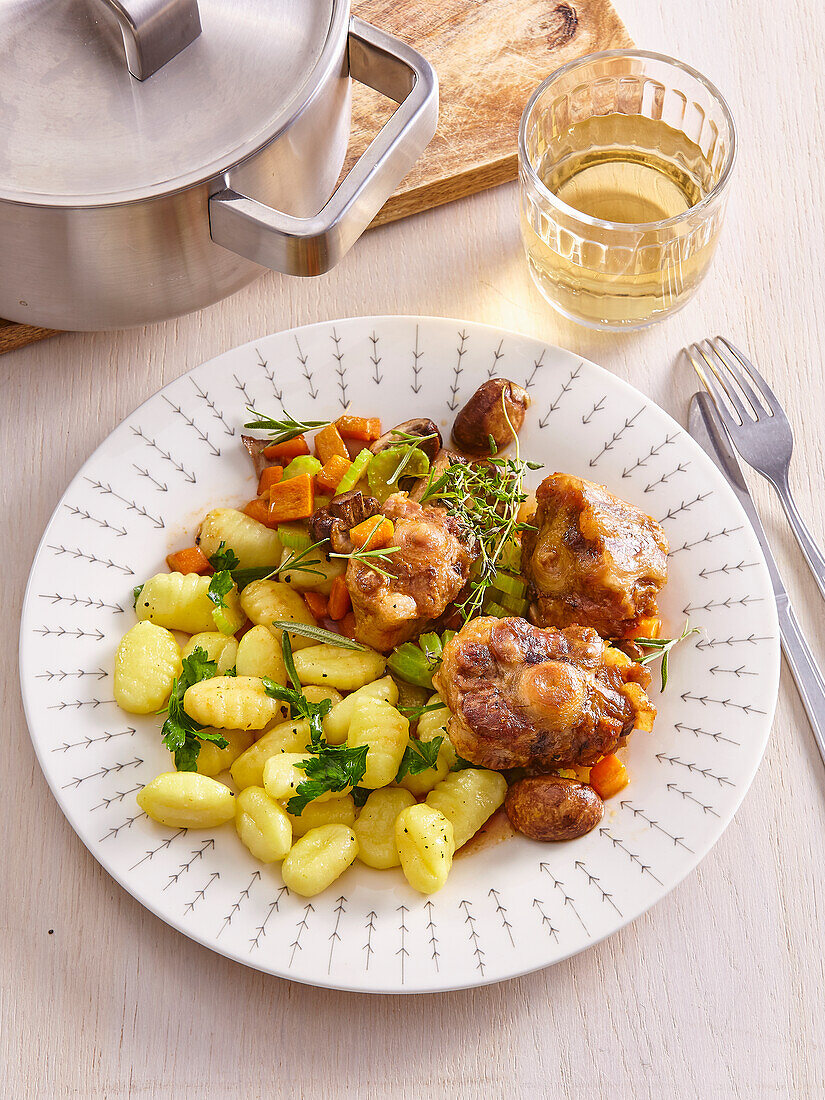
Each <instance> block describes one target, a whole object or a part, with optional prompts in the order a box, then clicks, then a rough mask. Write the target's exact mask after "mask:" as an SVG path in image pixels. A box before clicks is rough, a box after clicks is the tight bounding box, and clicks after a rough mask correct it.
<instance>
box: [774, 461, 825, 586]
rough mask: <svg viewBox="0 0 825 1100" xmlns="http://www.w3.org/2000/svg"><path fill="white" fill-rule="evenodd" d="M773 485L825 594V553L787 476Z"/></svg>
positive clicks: (815, 577) (815, 578)
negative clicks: (804, 515)
mask: <svg viewBox="0 0 825 1100" xmlns="http://www.w3.org/2000/svg"><path fill="white" fill-rule="evenodd" d="M773 485H774V488H775V489H776V492H777V495H778V497H779V499H780V500H781V501H782V507H783V508H784V509H785V515H786V516H787V517H788V522H789V523H790V525H791V528H792V529H793V533H794V535H795V536H796V541H797V542H798V543H799V548H800V549H801V551H802V553H803V554H804V555H805V560H806V561H807V563H808V566H809V567H810V570H811V572H812V573H813V576H814V580H815V581H816V583H817V587H818V588H819V591H820V592H821V593H822V595H823V596H825V555H824V554H823V553H822V551H821V550H820V548H819V547H818V546H817V544H816V542H814V538H813V535H812V534H811V532H810V531H809V530H808V526H807V524H806V523H805V520H804V519H803V518H802V516H801V515H800V514H799V511H798V509H797V507H796V502H795V501H794V498H793V493H792V492H791V485H790V482H789V481H788V478H787V476H785V477H784V478H782V479H781V480H780V481H774V482H773Z"/></svg>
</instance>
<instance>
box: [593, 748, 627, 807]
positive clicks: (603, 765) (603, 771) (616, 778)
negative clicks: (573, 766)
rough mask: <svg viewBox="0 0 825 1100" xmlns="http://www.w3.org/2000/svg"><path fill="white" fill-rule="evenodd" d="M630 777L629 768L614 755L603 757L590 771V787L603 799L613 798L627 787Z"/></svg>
mask: <svg viewBox="0 0 825 1100" xmlns="http://www.w3.org/2000/svg"><path fill="white" fill-rule="evenodd" d="M629 781H630V776H629V775H628V774H627V768H626V767H625V766H624V764H623V763H622V762H621V760H620V759H619V758H618V756H615V755H614V754H613V753H609V754H608V755H607V756H603V757H602V758H601V760H600V761H599V762H598V764H594V765H593V767H592V768H591V769H590V780H589V782H590V786H591V787H592V788H593V789H594V790H595V792H596V794H598V795H599V796H600V797H601V798H612V797H613V795H614V794H618V793H619V791H620V790H622V789H623V788H624V787H626V786H627V784H628V783H629Z"/></svg>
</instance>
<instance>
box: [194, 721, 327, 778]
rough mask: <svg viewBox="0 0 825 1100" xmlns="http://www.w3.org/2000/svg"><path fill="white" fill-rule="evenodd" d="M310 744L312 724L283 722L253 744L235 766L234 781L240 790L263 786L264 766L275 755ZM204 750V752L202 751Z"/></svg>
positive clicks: (297, 749) (233, 771) (298, 749)
mask: <svg viewBox="0 0 825 1100" xmlns="http://www.w3.org/2000/svg"><path fill="white" fill-rule="evenodd" d="M308 744H309V722H307V720H306V719H305V718H301V719H299V720H298V721H297V722H295V721H287V722H279V723H278V724H277V725H275V726H273V727H272V728H271V729H268V730H266V732H265V733H264V734H263V735H262V736H261V737H259V738H258V740H257V741H255V742H254V744H252V745H250V746H249V748H248V749H247V750H246V752H243V753H241V755H240V756H239V757H238V758H237V759H236V760H235V762H234V763H233V764H232V781H233V782H234V784H235V786H236V787H237V788H238V789H239V790H243V789H244V788H245V787H262V786H263V782H264V765H265V764H266V762H267V760H269V758H270V757H272V756H278V755H280V754H281V753H293V752H300V751H301V750H302V749H304V748H306V746H307V745H308ZM201 751H203V750H201Z"/></svg>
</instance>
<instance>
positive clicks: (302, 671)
mask: <svg viewBox="0 0 825 1100" xmlns="http://www.w3.org/2000/svg"><path fill="white" fill-rule="evenodd" d="M386 667H387V660H386V658H385V657H383V656H382V655H381V654H380V653H376V652H375V650H374V649H364V650H352V649H341V648H340V647H339V646H336V645H328V644H326V643H324V644H322V645H313V646H312V647H311V648H305V649H302V650H301V652H300V653H296V654H295V671H296V672H297V673H298V679H299V680H300V681H301V683H302V684H315V685H317V686H320V687H323V686H324V685H325V684H328V685H329V686H330V687H334V688H337V689H338V690H339V691H356V690H357V689H358V688H361V687H364V685H365V684H369V683H371V682H372V681H373V680H376V679H377V678H378V677H379V676H381V675H382V674H383V672H384V669H385V668H386Z"/></svg>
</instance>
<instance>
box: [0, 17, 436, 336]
mask: <svg viewBox="0 0 825 1100" xmlns="http://www.w3.org/2000/svg"><path fill="white" fill-rule="evenodd" d="M0 61H1V62H2V63H0V102H2V103H3V127H2V129H0V242H2V245H1V246H0V316H3V317H6V318H9V319H10V320H13V321H19V322H22V323H24V324H33V325H42V326H46V327H50V328H73V329H99V328H120V327H125V326H128V325H136V324H141V323H144V322H147V321H156V320H162V319H164V318H166V317H173V316H176V315H178V314H181V313H187V312H189V311H191V310H194V309H199V308H201V307H203V306H206V305H209V304H210V303H212V302H215V301H218V300H219V299H220V298H223V297H225V296H226V295H228V294H231V293H233V292H234V291H235V290H238V289H239V288H240V287H242V286H244V285H245V284H246V283H249V282H251V281H252V279H254V278H256V277H257V276H258V275H260V274H261V268H262V266H263V267H271V268H274V269H275V270H277V271H282V272H285V273H287V274H290V275H319V274H322V273H323V272H324V271H327V270H329V268H331V267H333V266H334V265H335V264H336V263H337V262H338V260H339V259H340V258H341V257H342V256H343V255H344V253H345V252H346V251H347V250H348V249H349V248H350V247H351V246H352V244H353V243H354V242H355V241H356V240H357V239H358V237H359V236H360V234H361V233H362V232H363V231H364V229H365V228H366V227H367V226H368V225H369V223H370V221H371V220H372V218H373V217H374V216H375V214H376V213H377V212H378V210H379V209H380V208H381V206H382V205H383V204H384V202H385V201H386V200H387V198H388V197H389V196H390V194H391V193H392V191H393V190H394V188H395V187H396V186H397V184H398V183H399V182H400V180H401V179H402V178H403V176H404V175H405V174H406V172H407V171H408V170H409V169H410V167H411V166H412V165H413V163H414V162H415V160H416V159H417V158H418V156H419V155H420V154H421V152H422V151H423V149H424V148H425V147H426V145H427V143H428V142H429V140H430V138H431V137H432V135H433V134H434V132H435V127H436V122H437V117H438V90H437V82H436V77H435V73H434V72H433V70H432V68H431V66H430V65H429V64H428V63H427V62H426V61H425V60H424V58H423V57H421V55H420V54H418V53H417V52H416V51H415V50H413V49H411V48H410V47H409V46H406V45H405V44H404V43H402V42H399V41H398V40H397V39H395V38H393V37H392V36H390V35H388V34H385V33H384V32H383V31H380V30H378V29H376V28H375V27H372V26H370V25H369V24H367V23H364V22H362V21H361V20H359V19H356V18H354V17H351V16H350V11H349V2H348V0H267V2H266V3H261V2H260V0H73V2H72V3H70V4H68V5H67V4H66V3H65V0H6V2H5V3H4V4H3V5H2V6H0ZM351 80H358V81H360V82H362V83H364V84H367V85H369V86H370V87H372V88H374V89H376V90H377V91H379V92H381V93H383V94H384V95H386V96H388V97H389V98H390V99H393V100H395V101H396V102H397V103H398V104H399V106H398V108H397V110H396V111H395V113H394V114H393V116H392V118H390V120H389V121H388V122H387V123H386V125H385V126H384V127H383V129H382V130H381V131H380V132H379V133H378V134H377V136H376V137H375V138H374V140H373V141H372V143H371V145H370V146H369V148H368V149H367V150H366V152H365V153H364V154H363V156H362V157H361V158H360V160H359V161H358V162H357V164H356V165H355V166H354V167H353V168H352V170H351V171H350V172H349V173H348V175H347V176H346V177H345V178H344V180H343V181H342V182H341V184H340V185H339V186H338V188H337V189H336V190H335V191H334V193H333V188H335V183H336V180H337V179H338V176H339V174H340V171H341V166H342V164H343V161H344V155H345V153H346V147H347V140H348V137H349V124H350V87H351Z"/></svg>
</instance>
